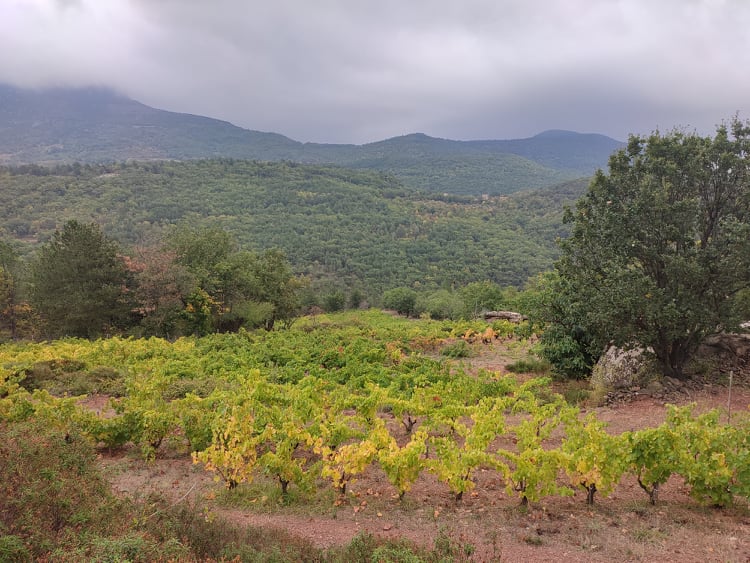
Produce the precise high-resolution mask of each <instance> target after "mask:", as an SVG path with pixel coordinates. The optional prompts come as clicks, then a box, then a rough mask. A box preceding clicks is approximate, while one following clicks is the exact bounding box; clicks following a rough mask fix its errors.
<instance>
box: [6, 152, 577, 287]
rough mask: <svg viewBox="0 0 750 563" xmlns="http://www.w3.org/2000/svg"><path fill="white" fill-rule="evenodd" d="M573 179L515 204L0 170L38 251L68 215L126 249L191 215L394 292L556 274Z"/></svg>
mask: <svg viewBox="0 0 750 563" xmlns="http://www.w3.org/2000/svg"><path fill="white" fill-rule="evenodd" d="M585 185H586V182H585V181H578V182H574V183H569V184H566V185H564V186H562V187H558V188H550V189H545V190H538V191H530V192H524V193H519V194H514V195H513V196H499V197H470V196H441V195H430V194H426V193H419V192H414V191H413V190H411V189H407V188H405V187H404V186H403V185H402V184H401V183H400V182H399V181H398V180H396V179H395V178H393V177H392V176H383V175H380V174H376V173H373V172H367V171H355V170H348V169H342V168H335V167H324V166H310V165H298V164H294V163H260V162H250V161H233V160H227V159H224V160H208V161H188V162H168V161H163V162H149V163H137V162H136V163H128V164H111V165H83V166H80V165H76V166H66V167H58V168H57V169H45V168H42V167H38V166H31V167H26V168H20V169H0V210H2V211H0V228H2V229H3V231H4V232H5V233H6V235H7V236H9V237H13V238H16V239H18V240H19V241H23V242H24V243H25V244H26V245H27V246H33V245H34V244H35V243H36V242H38V241H43V240H46V239H47V238H48V237H49V236H51V234H52V233H53V232H54V230H55V229H57V228H60V227H61V226H62V225H63V223H64V222H65V221H67V220H69V219H78V220H81V221H96V222H98V223H99V224H101V225H102V226H103V228H104V230H105V232H106V233H108V234H109V235H110V236H113V237H115V238H117V239H118V240H120V241H121V242H122V243H124V244H126V245H128V244H133V243H135V242H137V241H139V240H143V239H144V238H148V236H149V235H151V234H153V233H154V231H158V230H160V229H161V228H162V227H164V226H165V225H169V224H173V223H176V222H179V221H181V220H184V219H189V220H191V221H211V222H214V223H216V224H218V225H219V226H221V227H223V228H225V229H227V230H229V231H230V232H232V233H233V234H234V235H236V237H237V238H238V240H239V241H240V242H241V243H242V244H244V245H247V246H248V247H250V248H253V249H256V250H262V249H266V248H271V247H277V248H281V249H283V250H284V251H285V252H286V254H287V256H288V257H289V259H290V261H291V263H292V264H293V266H294V268H295V270H296V271H297V273H301V274H308V275H310V276H311V277H312V278H313V279H316V280H335V281H331V283H341V284H346V285H347V286H350V287H354V286H358V285H359V286H361V287H363V289H366V290H367V291H369V292H378V291H382V290H383V289H386V288H389V287H396V286H400V285H417V286H426V287H438V286H450V285H452V284H456V285H463V284H465V283H468V282H471V281H481V280H492V281H495V282H497V283H499V284H501V285H510V284H517V285H520V284H522V283H523V282H525V280H526V279H527V278H528V277H529V276H530V275H532V274H534V273H536V272H539V271H540V270H543V269H546V268H549V267H550V265H551V263H552V261H553V259H554V257H555V256H556V255H557V248H556V245H555V243H554V240H555V238H556V237H558V236H560V235H561V234H563V233H564V231H563V227H562V221H561V217H562V207H563V204H566V203H572V202H573V201H575V199H576V198H577V197H578V195H580V194H581V193H582V192H583V191H584V189H585Z"/></svg>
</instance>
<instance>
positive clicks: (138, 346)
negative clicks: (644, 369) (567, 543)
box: [0, 311, 750, 507]
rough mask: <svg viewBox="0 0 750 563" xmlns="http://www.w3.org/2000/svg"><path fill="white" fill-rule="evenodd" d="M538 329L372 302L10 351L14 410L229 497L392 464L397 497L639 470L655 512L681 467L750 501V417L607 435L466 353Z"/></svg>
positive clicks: (593, 492) (608, 481)
mask: <svg viewBox="0 0 750 563" xmlns="http://www.w3.org/2000/svg"><path fill="white" fill-rule="evenodd" d="M525 330H526V327H524V326H523V325H521V326H518V325H514V324H512V323H509V322H507V321H499V322H497V323H495V324H493V325H491V326H488V325H487V324H486V323H484V322H480V321H475V322H465V321H464V322H448V321H441V322H437V321H429V320H409V321H407V320H405V319H399V318H396V317H393V316H391V315H388V314H385V313H382V312H379V311H367V312H356V313H347V314H341V315H336V316H322V315H321V316H316V317H309V318H305V319H301V320H299V321H298V322H297V323H296V324H295V325H293V327H292V328H290V329H288V330H280V331H272V332H266V331H258V332H245V331H240V332H239V333H236V334H219V335H212V336H207V337H203V338H181V339H179V340H176V341H174V342H169V341H166V340H162V339H156V338H151V339H122V338H111V339H106V340H97V341H93V342H92V341H86V340H78V339H70V340H61V341H55V342H49V343H38V344H32V343H24V344H5V345H3V346H2V347H0V366H1V369H2V371H0V421H6V422H9V423H10V422H15V421H23V420H27V419H33V420H37V421H42V423H43V424H44V425H46V426H48V427H53V428H59V429H61V430H66V431H67V430H70V429H75V431H76V432H80V433H81V434H82V435H84V436H86V437H88V438H89V439H90V441H91V442H92V443H93V444H95V445H96V446H97V447H98V448H100V449H102V450H105V451H116V450H117V449H118V448H123V447H130V448H135V449H137V451H138V452H139V455H140V456H141V457H142V459H143V460H145V462H148V463H153V462H155V461H158V460H159V459H160V458H161V457H162V456H164V455H165V453H164V452H170V454H169V455H182V456H185V457H187V456H190V458H191V459H192V462H193V463H194V464H196V466H199V467H203V468H205V470H207V471H209V472H211V474H212V475H214V476H215V479H216V480H217V481H219V482H221V483H222V484H223V486H224V488H225V489H226V490H227V493H226V495H232V494H234V493H235V491H241V490H242V488H243V487H247V486H248V485H247V484H249V483H252V482H253V481H254V480H258V479H263V480H266V481H273V482H274V483H276V485H275V486H276V487H277V488H278V494H279V495H280V498H284V497H285V496H287V495H289V494H291V493H293V492H295V491H301V492H303V493H306V494H314V491H321V490H325V489H330V490H331V491H333V493H332V494H333V495H334V496H335V497H337V498H339V499H345V498H347V495H349V494H351V491H352V488H353V487H354V485H355V483H357V481H358V479H360V478H363V476H364V475H365V474H368V473H372V472H382V475H384V476H385V478H386V479H387V481H388V483H389V486H390V494H391V495H392V497H393V501H394V502H405V501H406V500H407V499H408V498H409V495H410V491H411V490H412V487H413V486H414V484H415V483H416V482H418V481H419V480H420V479H424V478H425V477H426V476H430V477H431V478H434V479H435V480H436V481H437V482H439V483H440V484H441V486H442V487H443V488H444V490H445V491H449V494H450V495H451V496H452V497H453V499H454V502H455V503H456V505H457V506H459V505H460V503H462V502H465V501H466V498H467V497H468V496H470V495H472V494H475V493H474V490H475V487H476V486H477V482H478V475H480V474H481V475H482V476H483V479H487V476H488V475H491V476H492V479H494V480H496V481H497V482H499V483H501V484H502V488H503V489H504V496H505V498H509V499H516V500H515V501H514V504H515V505H517V506H522V507H524V506H527V505H529V503H532V504H534V503H537V502H539V501H541V500H543V499H546V498H550V497H565V496H573V495H574V494H575V495H576V498H578V496H581V497H582V498H581V500H580V502H582V503H583V502H585V503H586V504H587V505H595V503H596V502H597V499H599V498H602V497H606V496H607V495H609V494H610V493H611V492H612V491H613V490H615V488H616V487H617V486H618V484H620V483H621V482H623V481H624V480H630V481H632V482H634V483H637V485H638V487H639V488H640V489H641V490H642V492H643V499H644V501H643V502H644V503H646V504H649V505H658V504H659V502H660V498H659V492H660V488H661V487H663V486H664V484H665V483H667V481H668V480H669V479H670V478H673V476H677V477H678V478H679V479H680V480H682V481H684V484H685V491H686V492H687V493H688V494H689V497H688V496H686V497H685V499H684V502H685V503H696V502H697V503H698V504H699V505H705V506H712V507H731V506H737V505H740V506H746V504H747V500H748V498H750V417H748V416H747V415H748V413H747V412H743V413H735V414H734V415H733V416H732V419H731V424H730V423H728V422H727V417H726V415H725V414H724V413H720V412H719V411H716V410H712V411H708V412H700V413H698V412H696V411H695V409H694V408H693V407H692V406H690V405H687V406H682V407H676V406H670V407H668V410H667V412H666V416H665V420H664V422H663V423H661V424H660V425H658V426H654V427H647V428H641V429H638V430H633V431H627V432H620V433H615V432H608V431H607V427H606V424H605V423H604V422H603V421H602V420H599V419H597V418H596V417H595V416H594V415H593V414H592V413H583V412H582V411H581V409H580V408H579V407H578V406H575V405H572V404H570V403H569V402H568V401H566V400H565V399H564V398H563V396H562V395H559V394H557V393H553V392H552V391H551V390H550V380H549V379H547V378H544V377H516V376H515V375H512V374H509V373H507V372H500V371H493V370H483V369H479V370H470V369H468V367H467V364H466V363H464V362H463V361H462V356H465V355H467V354H472V353H476V352H477V351H478V350H481V349H482V347H486V346H489V345H492V342H503V343H504V345H506V346H507V347H508V349H511V350H514V349H517V350H518V351H519V354H521V352H522V351H524V350H526V349H527V348H528V342H526V341H525V337H528V336H529V335H528V334H525ZM86 394H89V395H106V396H107V397H109V399H108V404H107V406H106V408H102V409H98V410H92V409H90V408H86V407H85V406H84V403H83V401H82V396H83V395H86ZM175 452H176V454H175ZM311 491H312V492H313V493H311ZM690 497H692V498H690ZM336 502H337V503H340V502H341V500H337V501H336Z"/></svg>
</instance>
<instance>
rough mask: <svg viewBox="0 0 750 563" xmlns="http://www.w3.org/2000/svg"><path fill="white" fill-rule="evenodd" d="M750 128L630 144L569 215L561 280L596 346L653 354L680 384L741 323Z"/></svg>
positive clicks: (747, 270)
mask: <svg viewBox="0 0 750 563" xmlns="http://www.w3.org/2000/svg"><path fill="white" fill-rule="evenodd" d="M749 165H750V123H744V122H741V121H739V120H738V119H736V118H735V119H734V120H732V122H731V123H729V124H728V125H722V126H720V127H718V128H717V131H716V134H715V135H714V136H713V137H703V136H700V135H698V134H696V133H685V132H682V131H673V132H670V133H668V134H660V133H658V132H656V133H654V134H652V135H650V136H649V137H647V138H643V137H640V136H632V137H631V138H630V140H629V142H628V145H627V147H626V148H624V149H622V150H620V151H618V152H617V153H615V154H614V155H613V156H612V157H611V158H610V161H609V172H608V173H604V172H602V171H599V172H598V173H597V175H596V176H595V178H594V179H593V181H592V183H591V185H590V187H589V189H588V192H587V193H586V195H585V196H584V197H582V198H581V199H580V200H579V202H578V203H577V205H576V208H575V210H569V212H568V214H567V221H568V222H571V223H572V224H573V230H572V234H571V236H570V238H569V239H567V240H566V241H564V242H563V244H562V249H563V256H562V258H561V260H560V262H559V263H558V270H559V273H560V275H561V276H562V278H563V280H564V281H565V282H566V283H565V284H564V286H565V287H567V288H568V290H567V298H568V299H569V300H570V301H571V302H572V303H574V304H576V305H577V307H575V308H576V310H577V316H579V318H578V319H577V320H578V321H579V322H580V323H581V325H582V327H583V328H584V329H585V330H587V331H588V333H589V334H590V335H592V336H593V337H594V338H595V340H596V341H598V342H599V345H600V346H604V345H605V344H607V343H609V342H612V343H614V344H617V345H621V346H633V345H636V346H643V347H646V348H650V349H651V350H653V354H654V355H655V357H656V359H657V361H658V363H659V365H660V366H661V368H662V370H663V373H664V374H666V375H671V376H677V377H681V376H682V375H683V369H684V367H685V364H686V362H687V360H689V358H690V357H691V355H692V354H693V353H694V352H695V350H696V349H697V347H698V346H699V344H700V343H701V341H702V340H703V339H704V338H705V337H706V336H707V335H708V334H711V333H716V332H719V331H722V330H726V329H731V328H733V327H734V326H736V323H737V321H738V319H737V318H734V315H733V299H734V296H735V295H736V294H737V292H738V291H740V290H742V289H743V288H747V287H748V286H750V173H749Z"/></svg>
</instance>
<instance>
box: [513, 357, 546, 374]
mask: <svg viewBox="0 0 750 563" xmlns="http://www.w3.org/2000/svg"><path fill="white" fill-rule="evenodd" d="M505 368H506V369H507V370H508V371H509V372H512V373H534V374H546V373H549V371H550V369H551V366H550V363H549V362H548V361H547V360H542V359H540V358H537V357H535V356H527V357H526V358H521V359H519V360H516V361H515V362H513V363H510V364H508V365H507V366H505Z"/></svg>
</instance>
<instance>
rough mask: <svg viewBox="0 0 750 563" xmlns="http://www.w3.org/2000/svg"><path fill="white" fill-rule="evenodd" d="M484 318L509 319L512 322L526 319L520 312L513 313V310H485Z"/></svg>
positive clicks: (494, 319) (488, 319)
mask: <svg viewBox="0 0 750 563" xmlns="http://www.w3.org/2000/svg"><path fill="white" fill-rule="evenodd" d="M484 319H485V320H486V321H498V320H504V321H510V322H512V323H520V322H521V321H525V320H528V317H525V316H524V315H522V314H521V313H514V312H513V311H487V312H486V313H484Z"/></svg>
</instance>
